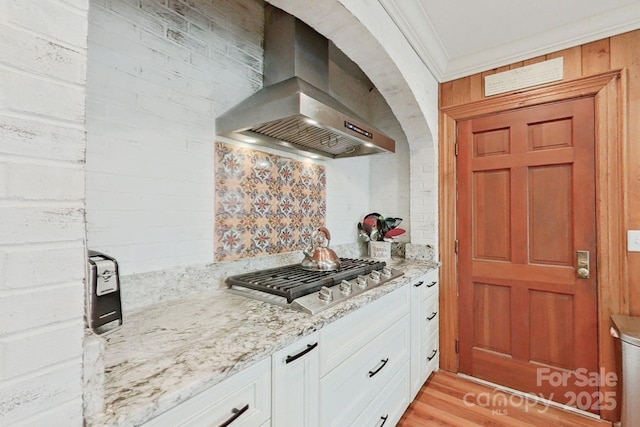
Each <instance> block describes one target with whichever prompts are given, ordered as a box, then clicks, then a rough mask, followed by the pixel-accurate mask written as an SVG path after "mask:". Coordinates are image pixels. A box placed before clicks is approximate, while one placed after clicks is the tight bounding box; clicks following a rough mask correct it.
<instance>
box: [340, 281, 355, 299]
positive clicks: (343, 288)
mask: <svg viewBox="0 0 640 427" xmlns="http://www.w3.org/2000/svg"><path fill="white" fill-rule="evenodd" d="M352 290H353V288H352V286H351V283H349V282H347V281H346V280H343V281H342V282H340V292H341V293H342V295H344V296H349V295H351V291H352Z"/></svg>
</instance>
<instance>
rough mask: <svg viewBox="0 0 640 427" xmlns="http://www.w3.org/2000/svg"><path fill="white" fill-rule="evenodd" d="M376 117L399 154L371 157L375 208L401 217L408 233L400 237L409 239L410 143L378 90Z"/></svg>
mask: <svg viewBox="0 0 640 427" xmlns="http://www.w3.org/2000/svg"><path fill="white" fill-rule="evenodd" d="M369 99H370V106H371V117H372V120H373V121H374V122H375V123H376V125H378V127H380V128H384V130H385V132H386V133H387V134H388V135H389V136H390V137H392V138H393V139H395V141H396V153H395V154H382V155H377V156H373V157H372V158H371V173H370V176H371V190H370V191H371V193H370V194H371V210H372V211H375V212H378V213H380V214H382V215H385V216H391V217H400V218H402V223H401V224H400V228H403V229H405V230H407V233H405V234H404V235H402V236H401V237H399V238H398V239H397V240H398V241H401V242H407V241H409V236H411V223H412V221H411V216H410V210H409V200H410V188H409V143H408V142H407V136H406V135H405V134H404V132H403V130H402V127H401V126H400V123H398V120H397V119H396V116H394V115H393V112H392V111H391V109H390V108H389V105H388V104H387V103H386V102H385V101H384V98H383V97H382V95H380V92H378V91H377V90H373V91H371V93H370V97H369Z"/></svg>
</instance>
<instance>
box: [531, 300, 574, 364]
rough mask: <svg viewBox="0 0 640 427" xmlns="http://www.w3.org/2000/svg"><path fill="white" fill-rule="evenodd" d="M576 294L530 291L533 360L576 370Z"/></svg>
mask: <svg viewBox="0 0 640 427" xmlns="http://www.w3.org/2000/svg"><path fill="white" fill-rule="evenodd" d="M574 318H575V313H574V298H573V295H569V294H560V293H552V292H545V291H538V290H530V291H529V319H530V324H531V325H534V327H533V328H531V335H530V336H531V342H530V346H531V354H530V360H531V361H532V362H538V363H542V364H546V365H550V366H557V367H559V368H564V369H570V370H575V369H576V368H578V367H577V366H575V358H574V357H573V355H574V353H575V340H573V339H567V337H572V336H573V331H574V330H575V329H574V324H573V322H574Z"/></svg>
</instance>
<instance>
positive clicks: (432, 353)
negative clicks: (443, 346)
mask: <svg viewBox="0 0 640 427" xmlns="http://www.w3.org/2000/svg"><path fill="white" fill-rule="evenodd" d="M436 354H438V350H433V351H432V352H431V356H429V357H427V360H428V361H429V362H431V361H432V360H433V358H434V357H436Z"/></svg>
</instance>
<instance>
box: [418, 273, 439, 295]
mask: <svg viewBox="0 0 640 427" xmlns="http://www.w3.org/2000/svg"><path fill="white" fill-rule="evenodd" d="M411 286H412V287H415V288H416V289H417V290H418V295H417V298H418V299H420V300H425V299H427V298H428V297H430V296H431V295H433V294H435V293H436V292H437V290H438V270H433V271H430V272H428V273H426V274H424V275H422V276H420V277H418V278H417V279H414V280H413V281H412V282H411Z"/></svg>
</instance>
